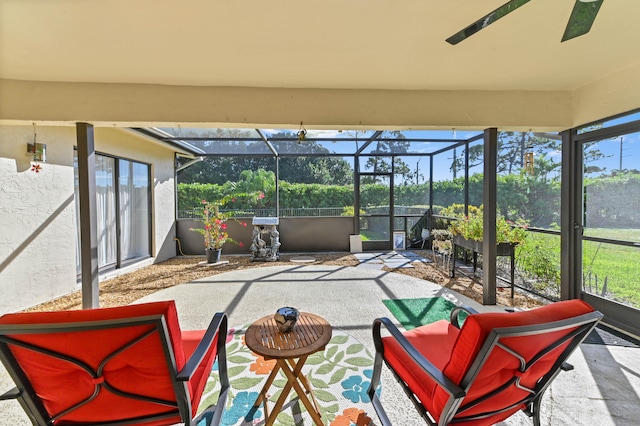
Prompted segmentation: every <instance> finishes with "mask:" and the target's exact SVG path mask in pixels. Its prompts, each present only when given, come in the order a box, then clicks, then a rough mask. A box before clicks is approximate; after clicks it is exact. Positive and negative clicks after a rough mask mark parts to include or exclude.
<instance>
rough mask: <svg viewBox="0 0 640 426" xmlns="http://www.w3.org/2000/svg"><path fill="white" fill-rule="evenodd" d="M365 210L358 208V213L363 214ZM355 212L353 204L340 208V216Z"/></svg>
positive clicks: (351, 214)
mask: <svg viewBox="0 0 640 426" xmlns="http://www.w3.org/2000/svg"><path fill="white" fill-rule="evenodd" d="M365 213H366V212H365V211H364V210H362V209H360V215H363V214H365ZM355 214H356V208H355V207H354V206H345V207H344V208H343V209H342V216H355Z"/></svg>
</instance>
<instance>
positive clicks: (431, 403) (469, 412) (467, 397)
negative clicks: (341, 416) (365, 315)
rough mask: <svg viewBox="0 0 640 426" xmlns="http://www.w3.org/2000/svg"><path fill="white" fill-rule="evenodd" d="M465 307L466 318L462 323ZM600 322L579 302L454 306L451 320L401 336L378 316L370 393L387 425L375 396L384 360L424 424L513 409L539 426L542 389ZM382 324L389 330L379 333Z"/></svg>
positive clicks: (471, 420) (485, 418)
mask: <svg viewBox="0 0 640 426" xmlns="http://www.w3.org/2000/svg"><path fill="white" fill-rule="evenodd" d="M463 310H466V311H468V312H469V313H470V315H469V316H468V317H467V318H466V319H465V320H464V323H463V325H462V327H460V326H459V324H458V314H459V313H460V312H461V311H463ZM601 319H602V314H601V313H600V312H597V311H594V310H593V308H591V307H590V306H589V305H588V304H586V303H585V302H583V301H581V300H567V301H562V302H556V303H552V304H550V305H547V306H543V307H540V308H536V309H532V310H528V311H522V312H514V313H510V312H498V313H477V312H475V311H473V310H469V309H468V308H456V309H454V310H453V311H452V313H451V321H450V322H449V321H447V320H441V321H438V322H435V323H433V324H428V325H424V326H421V327H418V328H415V329H413V330H410V331H407V332H404V333H403V332H400V331H399V330H398V329H397V328H396V327H395V326H394V324H393V323H392V322H391V321H390V320H389V319H388V318H378V319H376V320H375V321H374V324H373V339H374V343H375V349H376V357H375V363H374V373H373V378H372V379H371V386H370V388H369V396H370V398H371V401H372V402H373V405H374V408H375V410H376V412H377V413H378V416H379V417H380V420H381V422H382V424H383V425H390V424H391V422H390V421H389V418H388V417H387V415H386V413H385V411H384V409H383V407H382V403H381V401H380V398H379V396H378V395H377V394H376V393H375V389H376V387H377V386H378V383H379V380H380V372H381V368H382V364H383V361H384V362H385V363H386V365H387V366H388V367H389V368H390V369H391V371H392V372H393V373H394V375H395V376H396V379H397V380H398V382H399V383H400V384H401V385H402V387H403V388H404V390H405V392H406V393H407V395H408V396H409V397H410V398H411V400H412V401H413V403H414V405H415V406H416V408H417V409H418V411H419V412H420V414H421V415H422V417H423V418H424V419H425V421H426V422H427V423H428V424H430V425H448V424H460V425H473V426H479V425H492V424H495V423H497V422H500V421H502V420H504V419H506V418H507V417H509V416H511V415H512V414H514V413H516V412H517V411H519V410H523V411H524V412H525V413H526V414H527V415H529V416H531V417H533V423H534V424H535V425H539V424H540V402H541V399H542V395H543V393H544V391H545V390H546V389H547V387H548V386H549V385H550V384H551V381H552V380H553V379H554V378H555V377H556V375H557V374H558V372H559V371H560V368H561V367H562V366H563V364H564V363H565V360H566V359H567V358H568V357H569V355H570V354H571V353H572V352H573V351H574V349H576V347H577V346H578V345H579V344H580V342H582V340H584V338H585V337H586V336H587V334H589V332H590V331H591V330H592V329H593V328H594V327H595V326H596V324H597V323H598V322H599V321H600V320H601ZM381 325H384V326H385V327H386V328H387V330H388V331H389V335H387V336H385V337H381V330H380V329H381Z"/></svg>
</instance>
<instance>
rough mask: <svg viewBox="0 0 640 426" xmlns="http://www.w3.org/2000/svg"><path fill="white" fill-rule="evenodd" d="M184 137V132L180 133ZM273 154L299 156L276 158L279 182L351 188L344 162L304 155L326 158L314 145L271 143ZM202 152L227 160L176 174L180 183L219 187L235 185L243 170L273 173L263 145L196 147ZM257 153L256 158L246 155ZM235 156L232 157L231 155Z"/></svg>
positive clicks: (209, 159) (209, 160)
mask: <svg viewBox="0 0 640 426" xmlns="http://www.w3.org/2000/svg"><path fill="white" fill-rule="evenodd" d="M183 133H187V132H183ZM184 136H185V137H192V136H197V137H216V138H223V137H229V138H242V137H246V138H255V133H253V132H252V131H249V130H241V129H215V131H213V130H211V131H209V132H208V133H207V132H201V133H195V134H194V133H193V132H192V133H189V134H184ZM271 138H274V139H284V138H286V139H290V140H296V136H295V134H293V133H291V132H280V133H276V134H274V135H272V136H271ZM272 145H273V147H274V148H275V149H276V151H277V152H286V153H287V154H299V156H282V157H280V165H279V172H280V180H285V181H288V182H298V183H321V184H337V185H344V184H352V183H353V169H352V167H351V166H350V165H349V163H348V162H347V161H345V160H344V159H343V158H339V157H322V156H311V155H307V156H305V154H327V153H329V151H328V150H327V149H326V148H324V147H323V146H321V145H320V144H318V143H317V142H315V141H305V142H303V143H301V144H296V143H291V142H290V141H289V142H285V141H278V140H274V141H273V142H272ZM198 146H201V147H202V149H203V150H205V151H206V152H210V153H211V154H214V153H218V154H219V153H224V154H227V153H228V155H229V156H221V155H215V156H213V155H209V156H206V155H205V156H204V160H203V161H201V162H199V163H196V164H194V165H192V166H189V167H187V168H186V169H183V170H181V171H180V172H178V180H179V182H181V183H198V182H199V183H215V184H219V185H222V184H223V183H225V182H226V181H237V180H239V179H240V178H241V177H240V176H241V173H242V172H243V171H245V170H258V169H265V170H271V171H275V168H276V166H275V164H276V160H275V157H274V156H273V155H272V152H271V150H270V149H269V147H268V146H267V145H266V144H265V143H264V141H253V140H247V141H238V140H229V141H224V140H222V141H220V140H216V141H204V142H200V143H198ZM252 152H257V153H259V154H260V155H247V154H248V153H252ZM234 154H235V155H234ZM187 161H190V160H189V159H180V160H179V162H178V165H181V164H185V163H186V162H187Z"/></svg>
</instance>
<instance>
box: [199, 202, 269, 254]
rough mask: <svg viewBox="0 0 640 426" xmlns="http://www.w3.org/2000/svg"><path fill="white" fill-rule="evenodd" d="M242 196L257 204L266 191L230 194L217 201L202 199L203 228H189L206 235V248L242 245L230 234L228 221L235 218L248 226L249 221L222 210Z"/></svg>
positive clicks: (218, 248) (217, 248)
mask: <svg viewBox="0 0 640 426" xmlns="http://www.w3.org/2000/svg"><path fill="white" fill-rule="evenodd" d="M240 198H242V199H246V200H247V201H248V202H251V203H254V204H255V203H256V202H257V201H258V200H260V199H262V198H264V193H262V192H254V193H235V194H229V195H227V196H225V197H222V198H221V199H219V200H216V201H207V200H202V201H200V203H201V204H202V209H201V215H202V222H203V228H190V229H189V230H190V231H194V232H198V233H200V234H202V235H203V236H204V246H205V248H207V249H215V250H220V249H221V248H222V246H223V245H224V244H225V243H234V244H240V246H242V243H238V242H237V241H236V240H234V239H233V238H231V236H230V235H229V232H228V231H227V221H228V220H235V221H236V222H238V223H242V225H243V226H247V223H246V222H240V221H238V220H237V219H235V218H234V217H233V216H234V213H233V212H229V211H227V212H223V211H221V207H224V206H225V205H227V204H229V203H232V202H237V200H238V199H240Z"/></svg>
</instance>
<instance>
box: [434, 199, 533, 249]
mask: <svg viewBox="0 0 640 426" xmlns="http://www.w3.org/2000/svg"><path fill="white" fill-rule="evenodd" d="M461 210H462V211H461ZM443 211H444V212H446V213H448V214H447V215H446V216H451V217H459V218H460V219H458V220H454V221H452V222H451V224H450V225H449V231H451V233H452V234H453V235H461V236H462V237H463V238H466V239H467V240H475V241H482V239H483V238H484V215H483V206H480V207H479V208H478V207H474V206H469V214H468V215H466V216H464V206H463V205H460V204H454V205H452V206H451V207H450V208H448V209H444V210H443ZM526 228H527V223H526V222H525V221H524V220H522V219H520V220H518V221H517V222H512V221H510V220H507V219H505V217H504V216H501V215H498V217H497V218H496V242H498V243H522V242H524V240H525V239H526V237H527V234H528V232H527V230H526Z"/></svg>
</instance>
